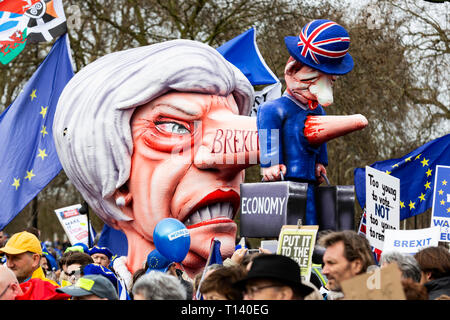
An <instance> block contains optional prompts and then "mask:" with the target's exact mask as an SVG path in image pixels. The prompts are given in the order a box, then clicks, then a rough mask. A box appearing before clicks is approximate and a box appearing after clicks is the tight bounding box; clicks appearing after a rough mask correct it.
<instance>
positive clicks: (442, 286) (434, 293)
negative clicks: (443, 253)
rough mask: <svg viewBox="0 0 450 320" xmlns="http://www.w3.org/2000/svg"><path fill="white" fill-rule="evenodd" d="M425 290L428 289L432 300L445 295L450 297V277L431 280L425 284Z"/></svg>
mask: <svg viewBox="0 0 450 320" xmlns="http://www.w3.org/2000/svg"><path fill="white" fill-rule="evenodd" d="M425 288H427V291H428V299H430V300H434V299H436V298H439V297H440V296H441V295H443V294H446V295H448V296H450V276H449V277H442V278H439V279H435V280H431V281H429V282H427V283H425Z"/></svg>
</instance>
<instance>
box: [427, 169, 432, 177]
mask: <svg viewBox="0 0 450 320" xmlns="http://www.w3.org/2000/svg"><path fill="white" fill-rule="evenodd" d="M432 173H433V170H432V169H428V170H427V172H426V174H427V177H429V176H431V174H432Z"/></svg>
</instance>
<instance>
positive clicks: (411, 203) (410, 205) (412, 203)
mask: <svg viewBox="0 0 450 320" xmlns="http://www.w3.org/2000/svg"><path fill="white" fill-rule="evenodd" d="M415 205H416V203H415V202H412V201H411V200H409V204H408V206H409V210H412V209H415V208H416V207H415Z"/></svg>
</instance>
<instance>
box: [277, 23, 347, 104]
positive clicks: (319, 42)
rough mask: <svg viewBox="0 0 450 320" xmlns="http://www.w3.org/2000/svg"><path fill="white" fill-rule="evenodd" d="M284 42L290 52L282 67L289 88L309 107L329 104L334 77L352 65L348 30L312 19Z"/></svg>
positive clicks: (292, 93)
mask: <svg viewBox="0 0 450 320" xmlns="http://www.w3.org/2000/svg"><path fill="white" fill-rule="evenodd" d="M285 44H286V47H287V49H288V51H289V53H290V55H291V57H290V58H289V60H288V62H287V64H286V67H285V80H286V86H287V88H288V92H289V93H290V94H291V95H293V96H294V97H295V98H296V99H297V100H299V101H300V102H302V103H303V104H307V105H308V106H309V107H310V108H311V109H314V108H316V107H317V105H318V104H321V105H322V106H325V107H326V106H329V105H331V104H332V103H333V88H332V87H333V83H334V81H335V80H336V78H337V76H338V75H343V74H346V73H348V72H350V71H351V70H352V69H353V65H354V64H353V58H352V57H351V56H350V54H349V53H348V49H349V46H350V37H349V35H348V33H347V31H346V30H345V29H344V28H343V27H342V26H340V25H339V24H337V23H336V22H333V21H330V20H325V19H323V20H314V21H311V22H309V23H308V24H306V25H305V26H304V27H303V28H302V30H301V32H300V34H299V35H298V36H290V37H286V38H285Z"/></svg>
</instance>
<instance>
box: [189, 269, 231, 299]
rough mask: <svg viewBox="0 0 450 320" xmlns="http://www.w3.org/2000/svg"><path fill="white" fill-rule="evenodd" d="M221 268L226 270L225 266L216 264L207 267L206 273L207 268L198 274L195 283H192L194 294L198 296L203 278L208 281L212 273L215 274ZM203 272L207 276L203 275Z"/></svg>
mask: <svg viewBox="0 0 450 320" xmlns="http://www.w3.org/2000/svg"><path fill="white" fill-rule="evenodd" d="M221 268H224V265H223V264H218V263H214V264H211V265H209V266H207V267H206V271H205V268H203V269H202V270H201V271H200V272H199V273H197V274H196V275H195V277H194V280H193V283H192V286H193V291H194V293H195V294H196V293H197V291H198V290H199V287H200V282H201V281H202V278H203V280H204V279H206V278H207V277H208V276H209V275H210V274H211V273H212V272H214V271H215V270H218V269H221ZM203 272H205V275H203Z"/></svg>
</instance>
